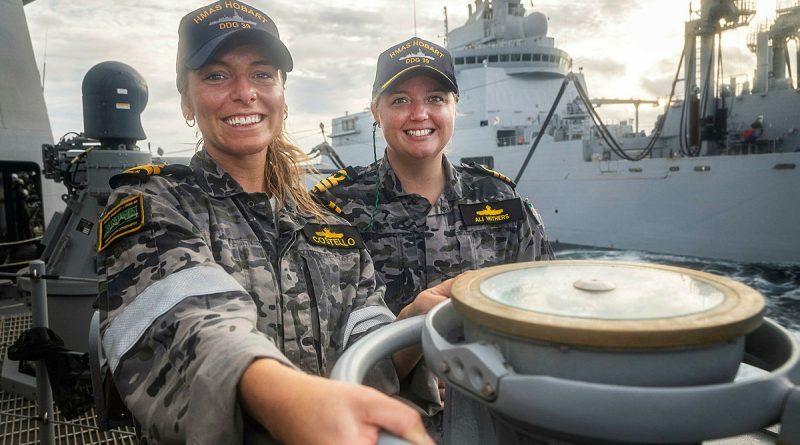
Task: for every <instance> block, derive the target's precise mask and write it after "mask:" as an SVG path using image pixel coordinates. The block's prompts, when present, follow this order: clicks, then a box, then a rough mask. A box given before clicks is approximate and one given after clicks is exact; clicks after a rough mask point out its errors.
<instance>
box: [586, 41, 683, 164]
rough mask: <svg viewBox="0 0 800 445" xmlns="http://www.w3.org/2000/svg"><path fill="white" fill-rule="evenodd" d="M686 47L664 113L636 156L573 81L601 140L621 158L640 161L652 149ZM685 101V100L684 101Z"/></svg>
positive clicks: (667, 111) (680, 60)
mask: <svg viewBox="0 0 800 445" xmlns="http://www.w3.org/2000/svg"><path fill="white" fill-rule="evenodd" d="M686 47H687V45H686V44H684V46H683V51H681V56H680V58H679V59H678V68H677V69H676V70H675V77H674V79H673V81H672V89H671V90H670V93H669V99H667V105H666V107H665V109H664V115H663V116H662V118H661V120H660V121H659V122H658V123H657V125H656V128H655V130H654V131H653V134H652V135H651V136H650V140H649V141H648V143H647V145H646V146H645V147H644V148H643V149H641V151H640V153H639V154H637V155H636V156H630V155H629V154H628V153H627V152H626V151H625V149H623V148H622V147H621V146H620V145H619V143H618V142H617V141H616V140H615V139H614V136H613V135H612V134H611V132H610V131H609V130H608V127H606V125H605V124H604V123H603V120H602V119H601V118H600V115H599V114H598V113H597V110H595V108H594V107H593V106H592V103H591V101H590V100H589V95H588V94H587V93H586V90H584V89H583V86H582V85H581V84H580V83H579V82H576V83H575V88H576V89H577V90H578V96H579V97H580V99H581V100H582V101H583V103H584V105H585V106H586V109H587V111H588V112H589V117H591V118H592V122H593V123H594V125H595V126H596V127H597V129H598V132H599V133H600V136H601V137H602V138H603V141H605V143H606V144H607V145H608V147H609V148H610V149H611V151H612V152H614V154H616V155H617V156H619V157H620V158H621V159H624V160H627V161H634V162H635V161H641V160H642V159H644V158H646V157H647V156H650V153H651V152H652V151H653V147H655V144H656V141H657V140H658V137H659V136H660V135H661V130H662V129H663V128H664V124H665V123H666V121H667V116H668V115H669V110H670V108H671V105H672V100H673V98H674V97H675V87H676V85H677V83H678V79H679V76H680V72H681V66H682V65H683V58H684V56H685V54H686ZM684 102H685V101H684Z"/></svg>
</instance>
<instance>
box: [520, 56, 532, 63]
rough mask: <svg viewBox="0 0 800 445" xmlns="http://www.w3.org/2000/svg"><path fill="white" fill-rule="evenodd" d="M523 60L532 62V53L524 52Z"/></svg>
mask: <svg viewBox="0 0 800 445" xmlns="http://www.w3.org/2000/svg"><path fill="white" fill-rule="evenodd" d="M522 61H523V62H530V61H531V55H530V54H523V55H522Z"/></svg>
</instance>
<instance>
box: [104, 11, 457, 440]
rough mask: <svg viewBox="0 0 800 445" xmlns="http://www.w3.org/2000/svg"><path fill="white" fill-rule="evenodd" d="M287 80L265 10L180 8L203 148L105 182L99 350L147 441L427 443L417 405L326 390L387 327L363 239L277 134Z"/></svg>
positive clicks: (417, 309)
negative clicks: (304, 181) (328, 205)
mask: <svg viewBox="0 0 800 445" xmlns="http://www.w3.org/2000/svg"><path fill="white" fill-rule="evenodd" d="M292 68H293V61H292V58H291V55H290V54H289V51H288V49H287V48H286V46H285V45H284V44H283V42H282V41H281V40H280V36H279V34H278V29H277V27H276V26H275V24H274V22H272V20H271V19H270V18H269V16H267V14H265V13H264V12H262V11H259V10H258V9H256V8H253V7H251V6H248V5H246V4H244V3H241V2H235V1H220V2H215V3H212V4H209V5H207V6H204V7H202V8H200V9H197V10H195V11H193V12H190V13H189V14H187V15H186V16H185V17H184V18H183V20H181V24H180V27H179V43H178V57H177V86H178V90H179V92H180V94H181V109H182V112H183V115H184V117H185V118H186V120H187V124H190V125H194V124H196V125H197V127H198V128H199V131H200V133H201V134H202V149H201V150H199V151H198V152H197V153H196V154H195V155H194V157H193V158H192V160H191V164H190V165H189V166H188V167H186V166H180V165H171V166H159V167H158V168H152V169H148V171H150V172H151V174H150V176H147V177H142V176H140V175H138V174H136V175H131V174H121V175H118V176H117V177H115V178H114V179H113V180H112V182H113V183H114V184H115V185H116V188H115V190H113V192H112V194H111V197H110V198H109V205H108V208H107V209H106V211H105V212H104V214H103V216H102V217H101V219H100V221H99V225H100V227H101V228H100V237H99V238H100V241H99V245H98V251H99V259H98V261H99V264H100V268H101V270H100V273H101V276H103V277H104V281H103V283H102V285H101V294H100V296H99V298H98V301H99V303H100V306H101V339H102V345H103V349H104V352H105V354H106V356H107V357H108V362H109V368H110V371H111V373H112V376H113V382H114V385H115V386H116V388H117V389H118V390H119V393H120V394H121V396H122V397H123V400H124V403H125V405H126V406H127V407H128V408H129V409H130V411H131V412H132V414H133V416H134V418H135V419H136V421H137V423H139V424H140V425H141V433H142V436H143V437H142V438H141V439H143V440H145V441H146V442H147V443H214V444H222V443H225V444H228V443H242V442H246V443H255V442H257V441H261V440H266V442H272V441H273V440H278V441H280V442H283V443H289V444H315V443H325V444H372V443H374V442H375V441H376V440H377V437H378V433H379V431H380V430H381V429H384V430H388V431H390V432H392V433H394V434H396V435H398V436H401V437H404V438H406V439H407V440H410V441H412V442H414V443H420V444H421V443H430V438H429V437H428V436H427V435H426V434H425V431H424V428H423V427H422V423H421V420H420V417H419V415H418V414H417V413H416V412H415V411H414V410H413V409H412V408H410V407H408V406H407V405H405V404H403V403H401V402H399V401H396V400H394V399H392V398H390V397H388V396H386V395H383V394H381V393H380V392H378V391H376V390H374V389H371V388H367V387H364V386H360V385H353V384H349V383H344V382H334V381H331V380H328V379H325V378H323V377H325V376H327V375H328V374H329V372H330V370H331V368H332V367H333V365H334V364H335V363H336V360H337V359H338V358H339V356H340V355H341V354H342V352H343V351H344V349H345V348H346V347H347V346H349V345H351V344H353V343H354V342H356V341H357V340H358V339H359V338H360V337H362V336H364V335H365V334H367V333H368V332H369V331H370V330H372V329H375V328H377V327H379V326H381V325H383V324H386V323H389V322H391V321H393V320H394V319H395V316H394V315H393V314H392V313H391V311H390V310H389V309H388V308H387V307H386V305H385V304H384V302H383V299H382V296H383V291H384V288H383V287H382V286H380V285H379V284H378V283H376V280H375V276H374V268H373V265H372V261H371V259H370V256H369V254H368V253H367V251H366V250H365V248H364V243H363V240H362V239H361V237H360V235H359V234H358V232H357V231H356V230H355V228H353V227H351V226H350V225H348V224H347V223H346V222H345V221H344V220H342V219H340V218H338V217H335V216H332V215H327V214H323V213H322V212H320V211H319V210H318V209H317V207H316V206H315V204H314V203H313V202H312V201H311V200H310V198H309V197H308V195H307V193H306V191H305V190H304V189H303V187H302V186H301V183H300V180H299V177H300V169H299V167H298V159H302V157H303V156H302V153H301V152H300V150H299V149H297V147H295V146H294V145H292V144H291V143H289V142H288V141H287V139H286V137H285V134H284V119H285V117H286V101H285V97H284V93H285V90H284V83H285V82H286V73H287V72H290V71H291V70H292ZM332 237H335V238H336V239H338V240H340V242H336V243H333V242H329V240H328V238H332ZM448 293H449V283H444V284H443V285H441V286H438V287H436V288H434V289H431V290H428V291H425V292H423V293H421V294H420V296H419V298H417V299H416V300H414V301H413V302H412V303H411V304H409V306H408V309H407V310H406V311H405V312H404V315H403V316H401V317H398V318H403V317H405V316H411V315H417V314H422V313H424V312H426V311H427V310H428V309H429V308H430V307H431V306H432V305H433V304H435V303H437V302H439V301H441V300H443V299H444V298H446V296H447V295H448ZM419 357H420V354H419V351H416V350H406V351H400V352H398V353H396V354H395V355H394V356H393V357H392V360H390V361H389V360H387V361H386V362H383V363H381V364H380V366H379V367H378V368H377V369H376V370H375V376H374V378H375V381H376V382H378V383H380V384H381V387H383V388H391V389H396V388H397V387H398V386H399V380H400V379H402V378H403V377H405V376H407V375H409V374H410V373H412V372H413V373H414V375H415V376H422V378H424V376H425V375H426V374H425V373H424V372H420V371H419V367H417V368H416V369H415V365H416V363H417V361H418V360H419ZM392 365H394V366H392ZM259 443H260V442H259Z"/></svg>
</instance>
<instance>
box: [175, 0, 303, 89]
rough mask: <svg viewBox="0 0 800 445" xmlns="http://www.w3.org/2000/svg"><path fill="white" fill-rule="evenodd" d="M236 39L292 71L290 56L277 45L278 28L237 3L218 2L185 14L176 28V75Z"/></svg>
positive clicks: (205, 61)
mask: <svg viewBox="0 0 800 445" xmlns="http://www.w3.org/2000/svg"><path fill="white" fill-rule="evenodd" d="M234 36H236V37H237V38H242V39H244V41H246V42H249V41H250V39H252V42H254V43H257V44H259V45H261V46H262V47H263V48H264V49H265V50H266V53H267V55H268V57H269V62H270V63H271V64H273V65H274V66H275V67H276V68H279V69H281V70H283V71H284V72H289V71H291V70H292V67H293V62H292V55H291V54H289V50H288V49H287V48H286V45H284V44H283V42H281V37H280V34H279V33H278V27H277V26H276V25H275V22H273V21H272V19H271V18H269V16H268V15H267V14H265V13H264V12H262V11H260V10H258V9H256V8H254V7H252V6H250V5H247V4H245V3H242V2H239V1H232V0H222V1H217V2H214V3H211V4H209V5H207V6H203V7H202V8H199V9H196V10H194V11H192V12H190V13H189V14H186V15H185V16H184V17H183V19H181V24H180V26H179V28H178V60H177V63H178V73H180V72H181V70H182V69H186V68H188V69H190V70H196V69H198V68H200V67H202V66H203V65H205V64H206V63H208V62H209V60H210V59H211V57H212V56H213V55H214V53H215V52H216V51H217V50H218V49H220V47H221V46H222V45H223V44H224V43H226V42H228V41H229V40H230V39H231V38H233V37H234Z"/></svg>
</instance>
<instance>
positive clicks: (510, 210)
mask: <svg viewBox="0 0 800 445" xmlns="http://www.w3.org/2000/svg"><path fill="white" fill-rule="evenodd" d="M458 208H459V210H460V211H461V219H462V221H463V222H464V225H465V226H476V225H480V224H501V223H506V222H511V221H522V219H523V218H524V217H525V213H524V210H523V208H522V201H520V199H519V198H513V199H507V200H505V201H497V202H485V203H478V204H461V205H459V206H458Z"/></svg>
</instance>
